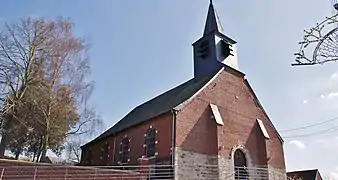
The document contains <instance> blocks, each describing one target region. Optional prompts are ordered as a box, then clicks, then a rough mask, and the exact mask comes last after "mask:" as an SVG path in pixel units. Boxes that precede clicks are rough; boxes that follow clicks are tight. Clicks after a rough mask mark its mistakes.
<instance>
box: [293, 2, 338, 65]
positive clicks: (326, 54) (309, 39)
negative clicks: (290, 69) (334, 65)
mask: <svg viewBox="0 0 338 180" xmlns="http://www.w3.org/2000/svg"><path fill="white" fill-rule="evenodd" d="M335 1H336V0H333V2H334V4H333V8H334V9H335V13H334V15H333V16H331V17H325V20H324V21H322V22H320V23H317V24H316V26H315V27H312V28H311V29H309V30H304V32H305V35H304V37H303V41H301V42H299V44H300V49H299V52H297V53H295V54H294V55H295V56H296V59H295V61H296V62H295V63H293V64H292V66H299V65H315V64H323V63H326V62H331V61H337V60H338V26H337V24H338V13H337V11H338V3H336V2H335Z"/></svg>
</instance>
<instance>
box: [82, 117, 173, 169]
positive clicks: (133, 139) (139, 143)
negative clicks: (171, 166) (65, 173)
mask: <svg viewBox="0 0 338 180" xmlns="http://www.w3.org/2000/svg"><path fill="white" fill-rule="evenodd" d="M172 118H173V116H172V113H171V112H168V113H165V114H162V115H160V116H157V117H155V118H153V119H150V120H148V121H146V122H144V123H141V124H139V125H136V126H134V127H131V128H129V129H127V130H124V131H121V132H119V133H118V134H116V136H115V137H113V136H111V137H108V138H107V139H104V140H101V141H100V142H97V143H95V144H92V145H89V146H88V147H84V150H83V156H82V159H81V162H82V163H84V161H85V160H86V157H88V151H89V147H90V148H91V149H92V152H94V155H93V156H92V157H93V161H94V163H93V164H91V165H117V162H118V161H119V158H120V156H119V151H120V143H121V141H122V139H123V138H124V137H125V136H126V137H128V138H129V139H130V144H129V145H130V152H129V158H130V162H129V163H128V165H136V164H139V161H138V158H141V157H142V156H143V155H144V152H145V151H144V150H145V148H144V147H143V144H144V142H145V137H144V134H145V133H146V132H147V131H148V130H149V128H150V126H152V128H153V129H155V130H156V131H157V134H156V140H157V144H156V146H155V149H156V152H157V153H158V155H157V156H156V159H168V160H169V158H170V148H171V134H172ZM114 141H115V148H114ZM106 142H108V144H109V146H110V149H109V157H108V159H107V161H105V159H104V158H103V159H101V153H102V151H101V149H102V148H103V147H104V145H105V143H106Z"/></svg>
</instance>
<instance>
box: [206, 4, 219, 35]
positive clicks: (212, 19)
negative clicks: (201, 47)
mask: <svg viewBox="0 0 338 180" xmlns="http://www.w3.org/2000/svg"><path fill="white" fill-rule="evenodd" d="M215 31H216V32H217V31H218V32H220V33H223V26H222V23H221V21H220V20H219V17H218V14H217V12H216V10H215V9H214V5H213V3H212V0H210V4H209V10H208V16H207V20H206V23H205V28H204V34H203V35H204V36H205V35H207V34H208V33H210V32H215Z"/></svg>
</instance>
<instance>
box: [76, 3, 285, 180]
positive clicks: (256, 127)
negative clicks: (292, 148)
mask: <svg viewBox="0 0 338 180" xmlns="http://www.w3.org/2000/svg"><path fill="white" fill-rule="evenodd" d="M192 46H193V62H194V75H193V78H192V79H190V80H188V81H186V82H185V83H183V84H181V85H179V86H177V87H175V88H173V89H171V90H169V91H167V92H165V93H163V94H161V95H159V96H157V97H155V98H153V99H151V100H149V101H147V102H145V103H143V104H141V105H139V106H137V107H135V108H134V109H133V110H132V111H130V112H129V113H128V114H127V115H126V116H125V117H123V118H122V119H121V120H120V121H118V122H117V123H116V124H115V125H113V126H112V127H111V128H110V129H108V130H107V131H105V132H104V133H103V134H101V135H100V136H98V137H97V138H95V139H94V140H92V141H90V142H88V143H87V144H85V145H84V146H82V147H81V148H82V157H81V165H90V166H119V165H124V166H133V165H140V164H143V163H144V161H146V162H147V163H148V164H164V165H166V164H167V165H174V167H175V169H174V170H175V171H174V172H175V177H181V179H194V176H195V175H196V173H195V171H196V169H188V168H189V165H206V166H207V165H210V166H212V167H217V169H216V171H217V174H218V176H219V177H220V178H219V179H224V177H223V175H222V172H223V171H225V170H228V169H229V170H231V169H232V170H234V169H235V168H236V167H245V168H258V167H264V168H265V169H266V170H267V171H269V176H270V179H274V178H272V176H273V174H276V173H277V172H278V173H280V174H285V179H286V172H285V161H284V152H283V139H282V138H281V136H280V134H279V133H278V132H277V130H276V128H275V127H274V125H273V123H272V122H271V120H270V118H269V117H268V115H267V113H266V111H265V110H264V109H263V107H262V105H261V103H260V102H259V100H258V98H257V96H256V95H255V93H254V91H253V89H252V88H251V86H250V84H249V82H248V80H247V79H246V77H245V74H244V73H243V72H241V71H240V70H239V69H238V63H237V54H236V41H235V40H233V39H231V38H230V37H228V36H226V35H225V34H224V32H223V27H222V25H221V22H220V20H219V17H218V15H217V13H216V11H215V9H214V6H213V4H212V2H210V5H209V9H208V14H207V19H206V24H205V28H204V33H203V36H202V37H201V38H200V39H199V40H197V41H196V42H195V43H193V45H192ZM270 172H274V173H270ZM194 173H195V174H194ZM249 175H250V173H249ZM188 177H189V178H188ZM222 177H223V178H222ZM195 179H197V178H195Z"/></svg>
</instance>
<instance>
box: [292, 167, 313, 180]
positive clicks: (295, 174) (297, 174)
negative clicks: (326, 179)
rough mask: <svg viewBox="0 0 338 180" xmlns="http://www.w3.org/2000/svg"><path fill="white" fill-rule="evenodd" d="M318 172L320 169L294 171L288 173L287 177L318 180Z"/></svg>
mask: <svg viewBox="0 0 338 180" xmlns="http://www.w3.org/2000/svg"><path fill="white" fill-rule="evenodd" d="M317 172H318V169H312V170H303V171H292V172H288V173H286V175H287V177H289V178H301V179H302V180H316V176H317ZM318 173H319V172H318ZM319 176H320V175H319Z"/></svg>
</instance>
